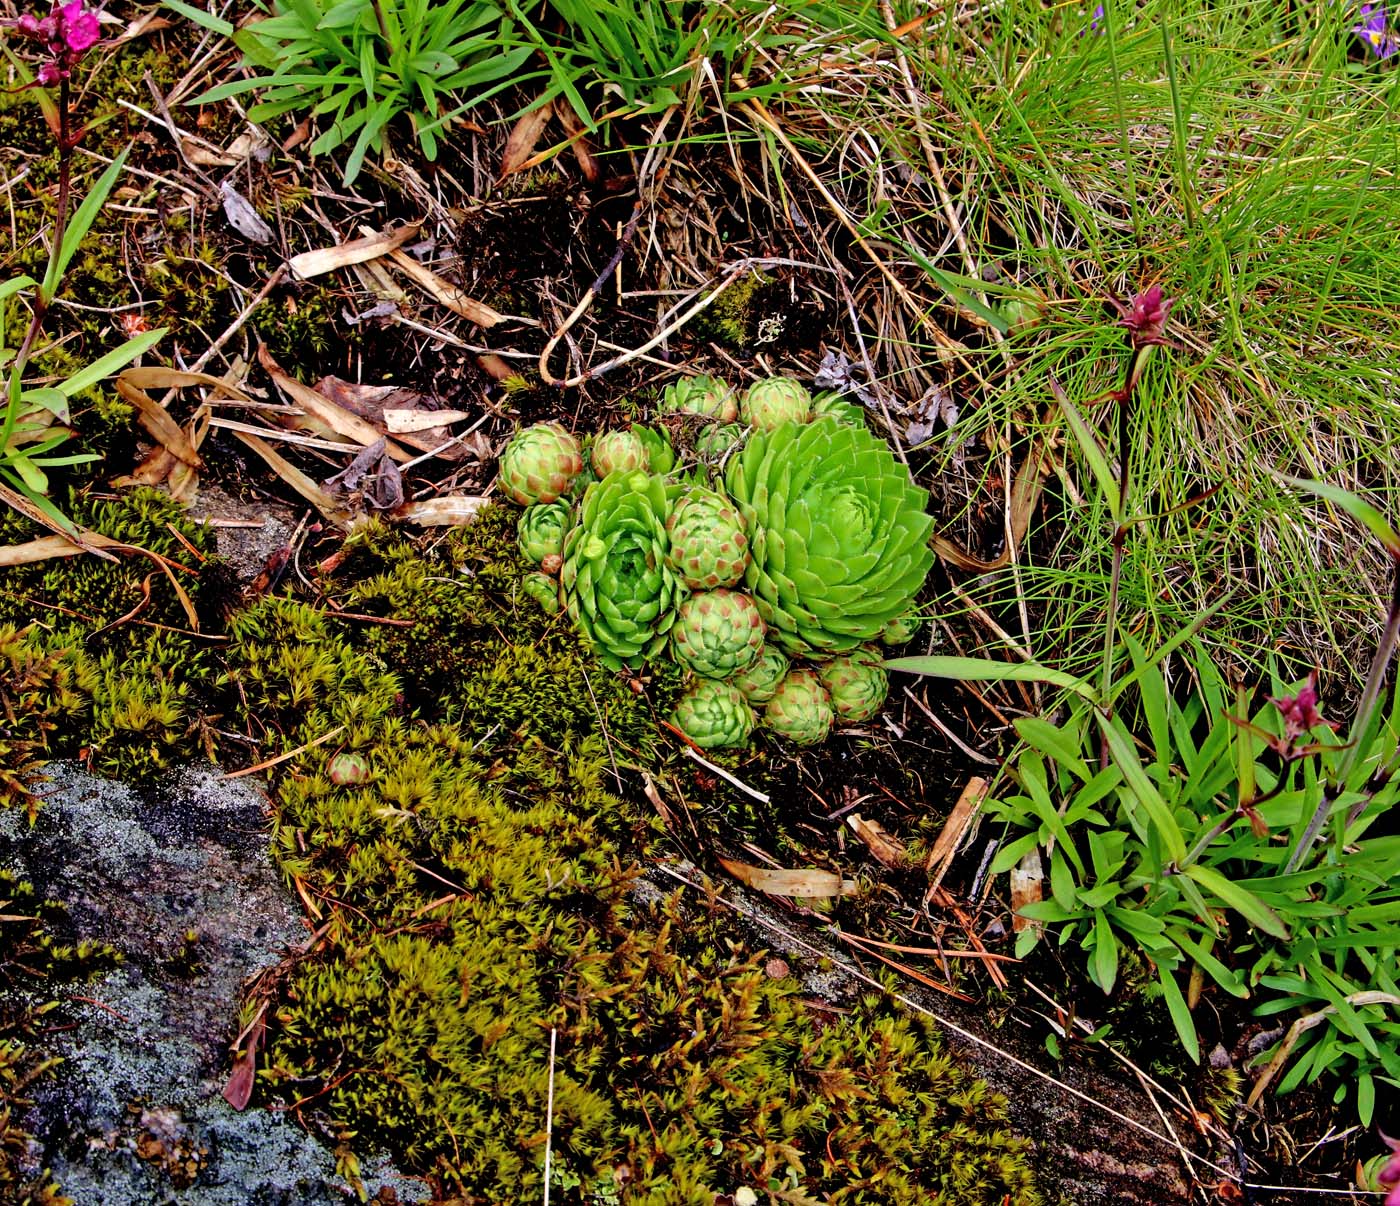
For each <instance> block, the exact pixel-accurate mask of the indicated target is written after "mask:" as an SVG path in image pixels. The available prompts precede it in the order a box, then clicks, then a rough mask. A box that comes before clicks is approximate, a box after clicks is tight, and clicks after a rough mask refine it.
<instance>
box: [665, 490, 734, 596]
mask: <svg viewBox="0 0 1400 1206" xmlns="http://www.w3.org/2000/svg"><path fill="white" fill-rule="evenodd" d="M666 530H667V532H668V533H669V535H670V540H671V552H670V558H671V566H672V568H673V569H674V570H675V571H676V572H677V573H678V574H680V576H681V578H682V579H683V580H684V581H685V584H686V585H687V586H689V587H691V588H692V589H694V590H714V589H715V587H717V586H733V585H734V584H735V583H736V582H738V581H739V579H740V578H741V577H742V576H743V574H744V569H745V568H746V567H747V565H748V563H749V538H748V537H747V536H746V535H745V534H744V517H743V516H742V515H740V514H739V512H738V511H737V510H736V509H735V507H734V504H733V503H731V502H730V501H729V500H728V499H727V498H725V497H724V495H723V494H719V493H717V492H716V491H714V490H707V489H706V488H705V487H703V486H693V487H691V488H690V489H689V490H687V491H686V492H685V493H684V494H682V495H681V496H680V498H679V499H678V500H677V501H676V504H675V506H674V507H673V508H672V510H671V516H670V518H669V519H668V520H667V521H666Z"/></svg>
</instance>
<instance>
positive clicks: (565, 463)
mask: <svg viewBox="0 0 1400 1206" xmlns="http://www.w3.org/2000/svg"><path fill="white" fill-rule="evenodd" d="M582 470H583V454H582V452H581V451H580V450H579V445H578V441H577V440H576V439H574V437H573V436H572V435H571V434H570V433H569V432H567V431H565V430H564V428H563V427H561V426H560V425H559V424H558V423H536V424H535V425H534V426H533V427H526V428H524V429H523V430H522V431H518V432H516V434H515V435H514V436H512V437H511V440H510V443H508V444H507V445H506V447H505V450H504V451H503V452H502V453H501V462H500V476H501V489H502V491H503V492H504V493H505V495H506V497H507V498H509V499H511V500H512V501H513V502H517V503H519V504H520V505H521V506H522V507H528V506H530V505H531V504H533V503H549V502H553V501H554V500H555V499H556V498H559V497H561V496H562V495H564V494H567V493H568V492H569V487H570V486H572V485H573V483H574V479H575V478H576V477H577V476H578V475H579V473H580V472H582Z"/></svg>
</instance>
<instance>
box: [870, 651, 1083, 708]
mask: <svg viewBox="0 0 1400 1206" xmlns="http://www.w3.org/2000/svg"><path fill="white" fill-rule="evenodd" d="M885 669H886V670H903V671H905V672H906V673H908V674H927V675H929V676H930V677H931V678H952V679H961V680H963V681H965V682H976V683H1012V682H1021V683H1048V684H1049V685H1050V686H1052V687H1063V688H1065V690H1067V691H1073V692H1074V693H1075V694H1076V695H1082V696H1083V697H1084V698H1085V699H1088V700H1090V701H1093V700H1095V699H1096V698H1097V696H1096V695H1095V693H1094V689H1093V688H1092V687H1091V686H1090V685H1089V684H1088V683H1086V682H1085V681H1084V680H1083V679H1081V678H1075V677H1074V675H1072V674H1066V673H1065V672H1064V671H1063V670H1052V669H1050V667H1049V666H1041V665H1038V664H1037V663H1035V662H994V661H992V660H990V659H989V658H980V657H949V656H942V655H934V656H932V657H897V658H892V659H891V660H889V661H887V662H885Z"/></svg>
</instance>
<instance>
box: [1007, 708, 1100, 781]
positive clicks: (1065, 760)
mask: <svg viewBox="0 0 1400 1206" xmlns="http://www.w3.org/2000/svg"><path fill="white" fill-rule="evenodd" d="M1015 725H1016V732H1017V733H1018V734H1020V737H1021V740H1022V741H1024V742H1025V743H1026V744H1027V745H1029V746H1031V747H1032V748H1033V749H1037V750H1039V751H1040V752H1041V753H1043V754H1048V755H1049V756H1050V757H1051V758H1053V759H1054V760H1055V761H1056V762H1057V763H1059V765H1061V766H1063V767H1064V768H1065V769H1066V770H1067V771H1069V772H1070V773H1071V774H1074V775H1076V776H1078V778H1079V779H1080V780H1081V781H1082V782H1084V783H1087V782H1089V780H1090V779H1092V778H1093V775H1092V773H1091V772H1090V770H1089V767H1088V765H1087V764H1086V763H1085V761H1084V759H1083V758H1082V757H1081V756H1080V750H1079V747H1078V745H1077V743H1076V742H1075V740H1074V738H1073V737H1072V736H1071V735H1070V734H1068V733H1066V732H1065V731H1064V729H1062V728H1060V727H1059V726H1058V725H1053V724H1051V723H1050V722H1049V721H1048V720H1042V719H1041V718H1040V717H1039V716H1021V717H1018V718H1017V719H1016V721H1015Z"/></svg>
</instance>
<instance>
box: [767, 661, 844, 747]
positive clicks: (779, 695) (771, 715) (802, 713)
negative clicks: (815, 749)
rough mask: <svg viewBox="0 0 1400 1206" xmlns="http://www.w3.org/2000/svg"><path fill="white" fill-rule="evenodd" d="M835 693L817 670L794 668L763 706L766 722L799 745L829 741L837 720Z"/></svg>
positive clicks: (776, 731) (778, 732) (780, 734)
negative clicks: (830, 692) (832, 701)
mask: <svg viewBox="0 0 1400 1206" xmlns="http://www.w3.org/2000/svg"><path fill="white" fill-rule="evenodd" d="M835 719H836V713H835V712H834V711H833V710H832V707H831V697H830V696H829V695H828V694H827V691H826V688H825V687H823V686H822V683H821V679H820V678H818V677H817V675H816V672H815V671H813V670H792V671H790V672H789V673H788V675H787V677H786V678H784V679H783V681H782V682H781V683H779V684H778V689H777V691H775V692H774V693H773V698H772V699H770V700H769V701H768V706H767V707H766V708H764V710H763V723H764V724H766V725H767V726H768V727H769V728H770V729H772V730H773V732H775V733H777V734H778V735H779V736H780V737H786V738H787V739H788V740H789V741H792V742H795V743H796V744H797V745H816V744H817V742H819V741H825V740H826V738H827V735H828V734H829V733H830V732H831V726H832V724H833V723H834V722H835Z"/></svg>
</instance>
